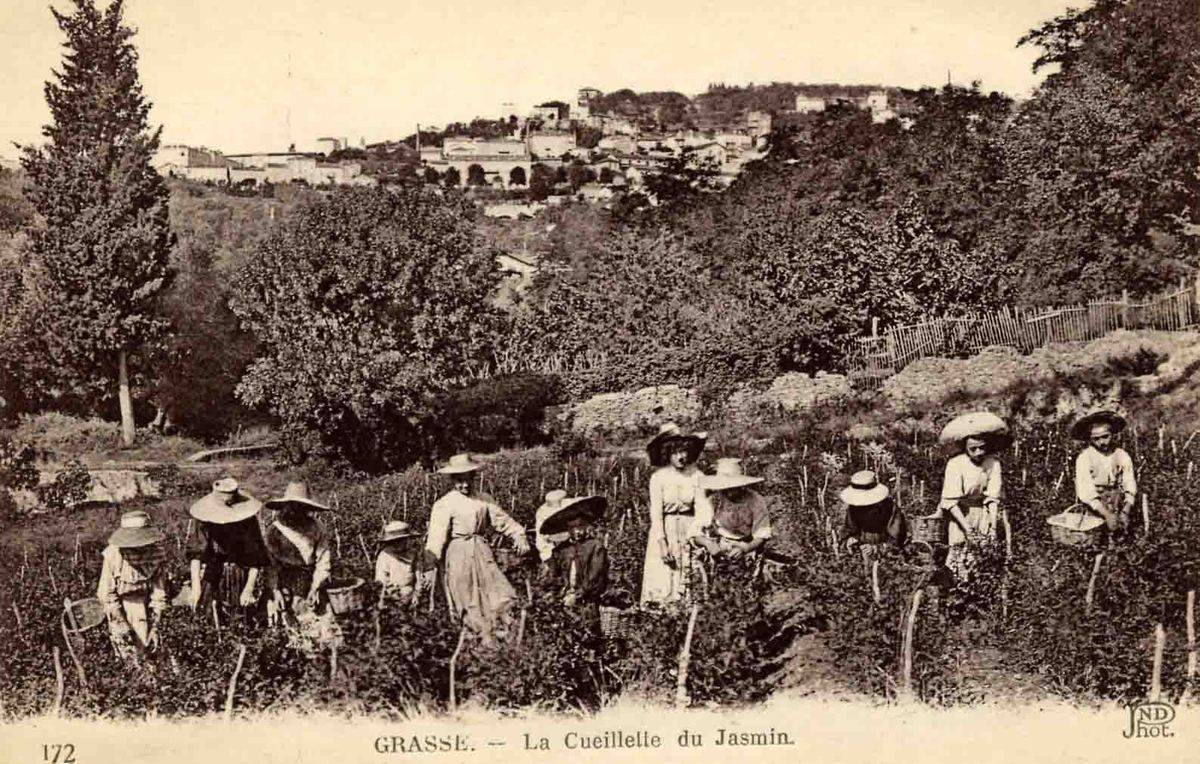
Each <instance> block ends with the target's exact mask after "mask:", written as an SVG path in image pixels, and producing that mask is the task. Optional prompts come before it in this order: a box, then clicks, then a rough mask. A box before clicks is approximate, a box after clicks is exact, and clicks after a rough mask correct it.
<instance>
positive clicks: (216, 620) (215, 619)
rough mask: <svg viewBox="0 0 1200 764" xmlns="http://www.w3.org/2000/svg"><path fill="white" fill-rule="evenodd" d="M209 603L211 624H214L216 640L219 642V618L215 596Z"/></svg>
mask: <svg viewBox="0 0 1200 764" xmlns="http://www.w3.org/2000/svg"><path fill="white" fill-rule="evenodd" d="M211 604H212V617H213V626H215V627H216V628H217V642H220V641H221V619H220V618H219V617H218V616H217V599H216V597H214V598H213V601H212V603H211Z"/></svg>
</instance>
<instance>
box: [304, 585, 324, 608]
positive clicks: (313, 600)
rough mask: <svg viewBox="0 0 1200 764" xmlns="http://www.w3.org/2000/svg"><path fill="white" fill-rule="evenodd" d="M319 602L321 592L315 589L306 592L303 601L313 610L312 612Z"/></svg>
mask: <svg viewBox="0 0 1200 764" xmlns="http://www.w3.org/2000/svg"><path fill="white" fill-rule="evenodd" d="M320 600H321V590H320V589H318V588H316V587H313V588H312V589H310V590H309V592H308V596H307V597H305V598H304V601H305V602H307V603H308V604H309V607H311V608H313V609H314V610H315V609H316V607H317V603H318V602H319V601H320Z"/></svg>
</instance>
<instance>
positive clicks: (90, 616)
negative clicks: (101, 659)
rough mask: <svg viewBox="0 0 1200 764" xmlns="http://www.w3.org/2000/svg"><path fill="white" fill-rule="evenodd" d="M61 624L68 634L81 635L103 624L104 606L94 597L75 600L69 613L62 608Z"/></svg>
mask: <svg viewBox="0 0 1200 764" xmlns="http://www.w3.org/2000/svg"><path fill="white" fill-rule="evenodd" d="M62 622H63V628H64V629H66V631H68V632H69V633H72V634H81V633H83V632H85V631H88V630H89V629H93V628H95V627H97V626H99V625H100V624H102V623H104V606H103V605H101V604H100V600H98V599H96V598H95V597H89V598H87V599H82V600H75V601H74V602H72V603H71V606H70V610H69V611H68V610H67V608H63V614H62ZM72 624H74V625H72Z"/></svg>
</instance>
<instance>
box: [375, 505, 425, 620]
mask: <svg viewBox="0 0 1200 764" xmlns="http://www.w3.org/2000/svg"><path fill="white" fill-rule="evenodd" d="M416 536H417V533H416V531H414V530H413V529H412V528H411V527H410V526H409V524H408V523H406V522H404V521H403V520H393V521H391V522H390V523H388V524H387V525H385V526H384V527H383V531H382V532H381V533H380V534H379V544H380V546H379V555H378V556H377V557H376V558H375V581H376V582H377V583H378V584H379V585H380V592H379V601H380V603H381V604H382V603H384V602H386V601H394V602H399V603H400V604H401V605H409V604H412V603H413V598H414V597H415V595H416V591H417V588H418V587H417V586H416V584H417V578H416V567H417V565H416V560H415V555H416V554H417V553H418V552H419V551H420V550H419V549H417V548H416V547H415V545H414V544H413V539H414V538H416Z"/></svg>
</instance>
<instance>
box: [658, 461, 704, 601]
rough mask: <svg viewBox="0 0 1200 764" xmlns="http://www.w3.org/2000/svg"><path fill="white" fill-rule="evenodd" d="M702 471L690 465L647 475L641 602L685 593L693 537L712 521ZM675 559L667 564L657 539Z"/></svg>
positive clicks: (672, 598)
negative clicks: (646, 532)
mask: <svg viewBox="0 0 1200 764" xmlns="http://www.w3.org/2000/svg"><path fill="white" fill-rule="evenodd" d="M702 476H703V473H702V472H700V470H699V469H697V468H696V467H695V466H694V465H693V466H690V467H688V468H687V469H685V470H682V471H680V470H677V469H675V468H674V467H671V466H667V467H662V468H660V469H658V470H656V471H655V472H654V474H653V475H651V476H650V534H649V537H648V538H647V540H646V559H645V564H644V566H643V569H642V596H641V602H642V604H646V603H649V602H657V603H664V604H666V603H671V602H678V601H679V600H681V599H683V598H684V597H686V596H687V591H688V579H689V576H690V574H691V566H692V545H691V544H690V543H689V541H690V539H691V538H692V537H693V536H697V535H699V533H700V531H701V529H703V528H705V527H707V526H708V525H711V524H712V522H713V510H712V504H711V503H710V502H709V500H708V497H707V496H705V493H704V489H703V488H702V487H701V485H700V478H701V477H702ZM663 539H665V540H666V546H667V549H668V550H669V551H670V553H671V555H672V556H674V558H675V565H674V566H673V567H672V566H670V565H668V564H667V563H666V562H665V561H664V560H663V556H662V546H661V540H663Z"/></svg>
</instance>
